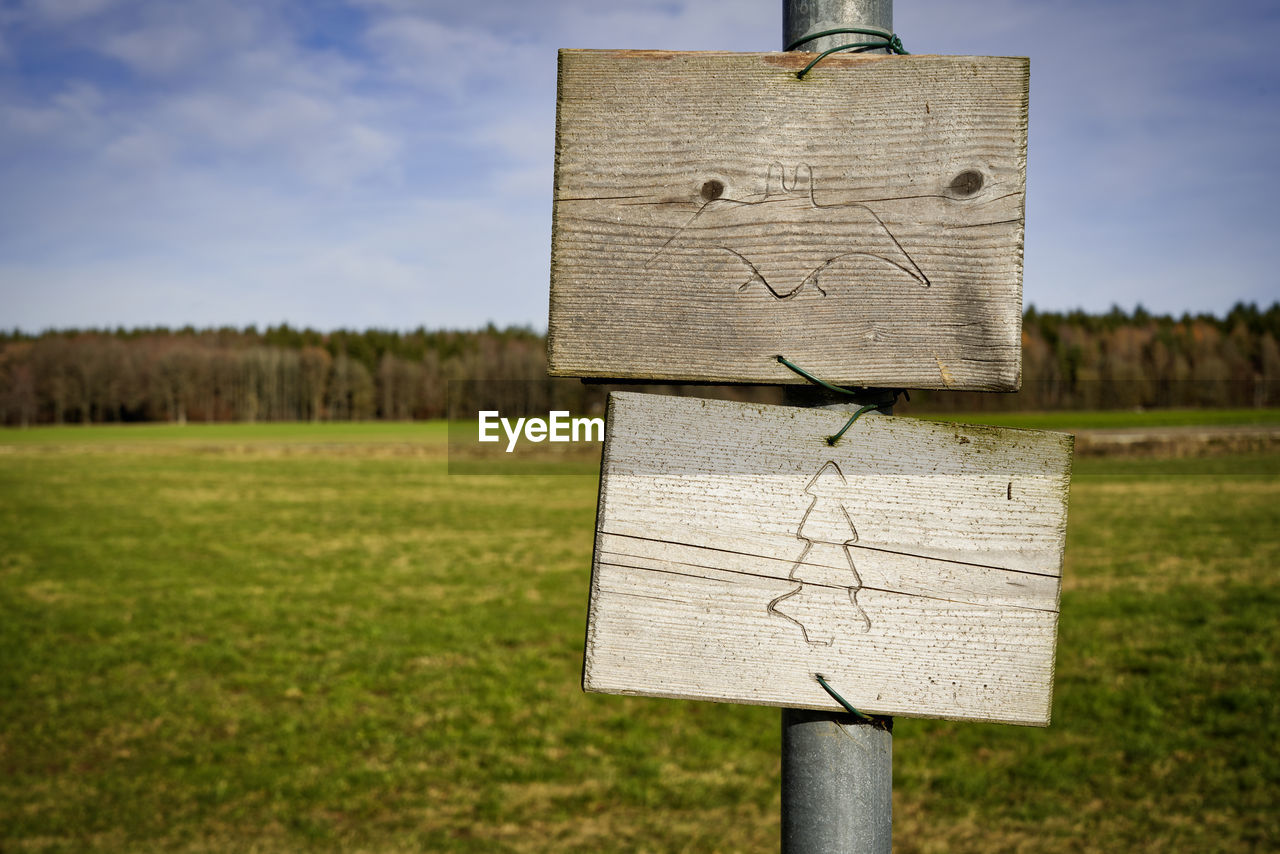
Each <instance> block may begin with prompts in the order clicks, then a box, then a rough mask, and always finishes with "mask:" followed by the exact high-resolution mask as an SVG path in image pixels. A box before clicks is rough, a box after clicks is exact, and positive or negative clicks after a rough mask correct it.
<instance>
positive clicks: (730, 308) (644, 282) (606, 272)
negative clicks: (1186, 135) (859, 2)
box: [548, 51, 1028, 391]
mask: <svg viewBox="0 0 1280 854" xmlns="http://www.w3.org/2000/svg"><path fill="white" fill-rule="evenodd" d="M810 58H811V56H810V55H808V54H782V53H763V54H727V53H666V52H652V51H562V52H561V54H560V85H559V100H558V110H557V136H556V176H555V203H554V215H553V227H552V250H551V311H550V323H549V335H548V355H549V364H550V371H551V373H552V374H554V375H558V376H584V377H619V378H640V379H665V380H694V381H696V380H710V381H719V382H762V383H795V382H802V380H800V379H799V378H798V377H797V376H795V375H794V374H792V373H791V372H790V371H788V370H787V369H786V368H784V367H782V366H781V365H779V364H778V363H777V362H776V361H775V359H774V356H776V355H778V354H782V355H785V356H787V357H788V358H790V359H792V360H793V361H794V362H796V363H798V364H800V365H801V366H803V367H805V368H807V369H809V370H810V371H812V372H814V373H815V374H817V375H818V376H821V377H823V378H824V379H827V380H829V381H831V382H839V383H847V384H854V385H864V386H890V387H904V388H952V389H969V390H989V391H1012V390H1016V389H1017V388H1018V385H1019V382H1020V359H1021V348H1020V343H1021V342H1020V336H1021V328H1022V234H1023V200H1024V195H1025V192H1024V190H1025V173H1026V133H1027V91H1028V63H1027V60H1026V59H1018V58H989V57H959V56H880V57H877V56H866V55H862V56H853V55H846V56H831V57H828V58H827V59H825V60H823V61H822V63H821V64H820V65H819V66H818V67H817V68H816V69H814V71H812V72H810V74H809V75H807V76H806V77H805V78H804V79H803V80H797V79H796V76H795V74H796V71H798V70H799V69H800V68H802V67H803V66H804V64H805V63H806V62H807V61H808V59H810Z"/></svg>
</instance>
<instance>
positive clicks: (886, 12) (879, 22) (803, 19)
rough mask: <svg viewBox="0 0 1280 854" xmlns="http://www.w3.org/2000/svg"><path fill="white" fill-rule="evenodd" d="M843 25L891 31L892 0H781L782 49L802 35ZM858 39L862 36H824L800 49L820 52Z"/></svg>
mask: <svg viewBox="0 0 1280 854" xmlns="http://www.w3.org/2000/svg"><path fill="white" fill-rule="evenodd" d="M840 27H868V28H870V29H875V30H883V31H884V32H886V33H892V32H893V0H782V49H783V50H786V49H787V46H788V45H790V44H791V43H792V42H794V41H795V40H796V39H798V38H800V37H801V36H806V35H808V34H809V33H820V32H822V31H823V30H834V29H838V28H840ZM856 41H862V39H860V38H858V37H857V36H850V35H837V36H824V37H822V38H820V39H814V40H813V41H811V42H808V43H806V44H805V45H804V47H802V48H801V50H806V51H814V52H821V51H824V50H828V49H830V48H833V47H836V46H837V45H842V44H849V42H856ZM874 52H875V51H868V53H874ZM884 52H885V53H887V52H888V51H887V50H886V51H884Z"/></svg>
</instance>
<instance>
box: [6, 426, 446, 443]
mask: <svg viewBox="0 0 1280 854" xmlns="http://www.w3.org/2000/svg"><path fill="white" fill-rule="evenodd" d="M446 432H447V426H446V422H444V421H355V422H353V421H334V422H322V423H319V424H307V423H299V422H270V423H261V424H197V423H191V424H181V425H179V424H95V425H91V426H84V425H79V424H68V425H61V426H56V427H55V426H41V427H29V428H27V429H17V428H12V427H9V428H2V427H0V446H3V445H64V446H87V447H101V446H103V445H150V444H159V443H163V444H166V445H175V444H176V445H183V444H202V443H204V444H226V443H229V442H235V443H249V444H269V443H288V444H295V443H307V444H352V443H355V444H361V445H367V444H371V443H372V444H383V443H389V442H394V443H427V444H432V445H438V444H439V443H440V442H442V441H443V440H444V438H445V435H446Z"/></svg>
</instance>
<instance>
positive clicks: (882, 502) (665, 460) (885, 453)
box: [583, 393, 1071, 725]
mask: <svg viewBox="0 0 1280 854" xmlns="http://www.w3.org/2000/svg"><path fill="white" fill-rule="evenodd" d="M845 418H847V415H845V414H842V413H839V412H831V411H826V410H815V409H799V408H794V407H780V406H763V405H751V404H740V403H729V402H723V401H708V400H697V399H691V398H671V397H662V396H658V395H646V394H635V393H616V394H613V395H611V396H610V403H609V416H608V431H607V435H606V438H605V452H604V464H603V469H602V472H601V485H600V503H599V513H598V516H597V520H596V545H595V557H594V561H593V566H592V581H591V602H590V608H589V618H588V629H587V645H586V655H585V659H584V668H583V686H584V687H585V688H586V689H587V690H590V691H602V692H608V693H621V694H643V695H651V696H664V697H683V698H692V699H701V700H720V701H727V702H743V703H758V704H764V705H779V706H793V707H810V708H838V706H837V705H836V704H835V702H834V701H832V700H831V698H830V697H829V696H828V695H827V694H826V693H825V692H824V691H823V690H822V688H821V687H820V686H819V685H818V684H817V681H816V679H815V678H814V674H815V673H821V674H822V675H823V677H824V678H826V679H827V680H828V681H830V682H831V683H832V684H833V685H835V686H836V687H837V690H840V691H841V693H842V694H844V696H845V697H846V698H848V699H849V700H850V702H852V703H853V704H854V705H855V706H857V707H858V708H859V709H865V710H866V711H868V712H876V713H880V714H895V715H908V716H922V717H945V718H958V719H968V720H989V721H1003V722H1008V723H1023V724H1038V725H1043V724H1047V723H1048V720H1049V706H1050V698H1051V691H1052V680H1053V661H1054V646H1055V641H1056V634H1057V620H1058V594H1059V589H1060V575H1061V567H1062V552H1063V543H1064V534H1065V530H1066V506H1067V505H1066V499H1067V486H1068V479H1069V469H1070V459H1071V437H1070V436H1069V435H1066V434H1060V433H1042V432H1035V431H1027V430H1011V429H1003V428H994V427H978V426H972V425H955V424H936V423H930V422H923V421H916V420H913V419H909V418H890V417H886V416H882V415H878V414H875V413H871V414H867V415H864V416H862V417H861V418H860V419H859V420H858V421H857V422H856V423H855V424H854V425H853V427H852V428H851V429H850V430H849V432H848V433H846V434H845V436H844V438H842V439H841V440H840V442H839V443H837V445H836V446H835V447H831V446H828V445H827V444H826V442H825V439H824V437H826V436H828V435H830V434H832V433H833V432H835V430H837V429H838V428H839V427H840V426H841V425H842V424H843V423H844V419H845Z"/></svg>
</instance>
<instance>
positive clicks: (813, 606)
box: [769, 460, 871, 646]
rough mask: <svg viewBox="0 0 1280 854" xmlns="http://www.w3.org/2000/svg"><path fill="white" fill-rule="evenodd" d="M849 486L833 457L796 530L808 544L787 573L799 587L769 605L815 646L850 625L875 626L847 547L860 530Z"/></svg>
mask: <svg viewBox="0 0 1280 854" xmlns="http://www.w3.org/2000/svg"><path fill="white" fill-rule="evenodd" d="M845 488H846V482H845V479H844V474H843V473H842V472H841V471H840V466H838V465H837V464H836V463H835V462H834V461H830V460H829V461H827V462H826V463H825V464H823V466H822V468H820V469H819V470H818V473H817V474H815V475H814V476H813V479H812V480H811V481H809V485H808V486H806V487H805V489H804V491H805V494H806V495H811V496H813V501H812V502H810V504H809V509H808V510H807V511H805V514H804V518H803V519H802V520H801V521H800V527H799V530H798V531H797V533H796V537H797V538H798V539H799V540H801V541H802V542H803V543H804V548H803V550H802V551H801V552H800V556H799V557H798V558H797V559H796V562H795V563H794V564H793V565H792V567H791V573H790V575H789V576H788V577H789V578H791V580H793V581H795V582H796V586H795V589H793V590H791V591H790V592H788V593H785V594H783V595H782V596H779V597H778V598H777V599H774V600H773V601H772V602H770V603H769V613H771V614H775V615H777V616H779V617H781V618H783V619H784V620H788V621H790V622H792V623H795V624H796V626H798V627H799V629H800V631H801V632H802V633H803V634H804V639H805V640H806V641H808V642H809V643H810V644H813V645H814V646H830V645H831V644H832V643H833V642H834V641H835V638H836V635H837V634H838V633H840V632H841V631H843V630H847V628H848V627H850V626H852V629H853V631H856V632H865V631H867V630H868V629H870V628H871V620H870V619H868V617H867V614H866V612H865V611H864V610H862V606H861V605H859V604H858V591H859V590H860V589H862V578H861V577H860V576H859V575H858V570H857V567H855V566H854V563H853V555H852V553H851V551H850V549H849V546H851V545H852V544H853V543H856V542H857V541H858V531H857V529H856V528H854V526H853V520H852V519H850V518H849V512H848V510H846V509H845V506H844V502H843V501H842V500H841V496H842V495H843V494H844V492H845Z"/></svg>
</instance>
